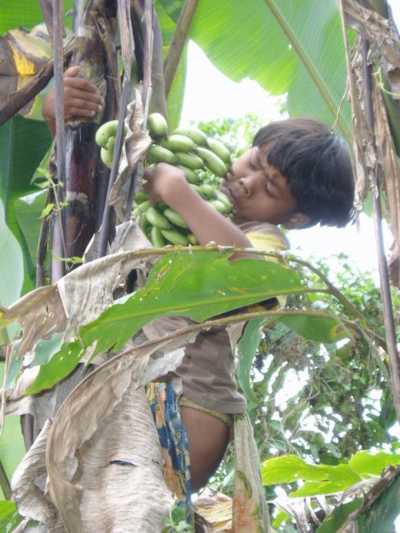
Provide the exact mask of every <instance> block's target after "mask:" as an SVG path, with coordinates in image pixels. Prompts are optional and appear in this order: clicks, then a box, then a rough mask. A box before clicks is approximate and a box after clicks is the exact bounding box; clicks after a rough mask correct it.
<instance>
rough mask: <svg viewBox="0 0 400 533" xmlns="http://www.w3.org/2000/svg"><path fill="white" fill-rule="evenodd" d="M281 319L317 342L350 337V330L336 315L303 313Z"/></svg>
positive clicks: (297, 331)
mask: <svg viewBox="0 0 400 533" xmlns="http://www.w3.org/2000/svg"><path fill="white" fill-rule="evenodd" d="M281 321H282V322H283V323H284V324H285V325H286V326H287V327H288V328H290V329H293V330H294V331H295V332H296V333H298V334H299V335H302V336H303V337H305V338H306V339H310V340H313V341H317V342H326V343H330V342H336V341H339V340H341V339H345V338H348V337H349V331H348V330H347V329H346V328H345V327H344V326H343V324H341V322H340V321H339V320H338V319H337V318H334V317H329V316H316V315H314V316H312V315H308V314H307V313H304V314H303V315H297V316H287V317H283V318H281Z"/></svg>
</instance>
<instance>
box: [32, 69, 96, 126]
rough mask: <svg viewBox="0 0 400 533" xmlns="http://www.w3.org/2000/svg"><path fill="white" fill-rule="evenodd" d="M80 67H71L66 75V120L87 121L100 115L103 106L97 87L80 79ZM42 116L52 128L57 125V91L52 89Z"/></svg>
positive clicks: (45, 99) (44, 104)
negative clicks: (97, 114)
mask: <svg viewBox="0 0 400 533" xmlns="http://www.w3.org/2000/svg"><path fill="white" fill-rule="evenodd" d="M79 72H80V69H79V67H78V66H74V67H69V68H68V69H67V70H66V71H65V73H64V119H65V120H66V121H70V120H85V119H88V118H92V117H94V116H95V115H96V113H98V112H99V111H100V110H101V108H102V105H103V100H102V97H101V96H100V93H99V91H98V89H97V87H96V86H95V85H94V84H93V83H92V82H90V81H88V80H85V79H83V78H79V77H78V76H79ZM42 114H43V117H44V119H45V120H46V121H47V122H48V123H49V126H50V128H51V127H52V125H53V124H54V123H55V90H54V88H51V89H50V90H49V92H48V93H47V95H46V97H45V98H44V102H43V109H42Z"/></svg>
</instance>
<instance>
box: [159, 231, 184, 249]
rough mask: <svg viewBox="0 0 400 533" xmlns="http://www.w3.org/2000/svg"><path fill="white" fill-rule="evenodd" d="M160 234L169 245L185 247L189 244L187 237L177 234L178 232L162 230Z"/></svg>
mask: <svg viewBox="0 0 400 533" xmlns="http://www.w3.org/2000/svg"><path fill="white" fill-rule="evenodd" d="M161 233H162V235H163V237H164V238H165V239H167V241H169V242H170V243H171V244H178V245H181V246H187V245H188V244H189V241H188V239H187V237H185V235H182V233H179V231H176V230H168V229H162V230H161Z"/></svg>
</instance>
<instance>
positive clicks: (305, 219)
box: [284, 211, 313, 229]
mask: <svg viewBox="0 0 400 533" xmlns="http://www.w3.org/2000/svg"><path fill="white" fill-rule="evenodd" d="M312 225H313V224H312V221H311V218H310V217H309V216H308V215H305V214H304V213H301V212H300V211H297V212H296V213H293V215H291V216H290V217H289V219H288V221H287V222H285V224H284V226H285V228H287V229H304V228H308V227H310V226H312Z"/></svg>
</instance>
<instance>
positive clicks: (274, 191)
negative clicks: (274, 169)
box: [265, 176, 279, 198]
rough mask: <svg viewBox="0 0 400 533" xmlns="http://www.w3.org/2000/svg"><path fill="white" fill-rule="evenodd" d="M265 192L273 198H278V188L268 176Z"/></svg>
mask: <svg viewBox="0 0 400 533" xmlns="http://www.w3.org/2000/svg"><path fill="white" fill-rule="evenodd" d="M265 190H266V191H267V193H268V194H269V195H270V196H272V197H273V198H277V197H278V196H279V188H278V186H277V185H276V183H274V182H273V181H272V180H271V179H270V178H269V177H268V176H266V184H265Z"/></svg>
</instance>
